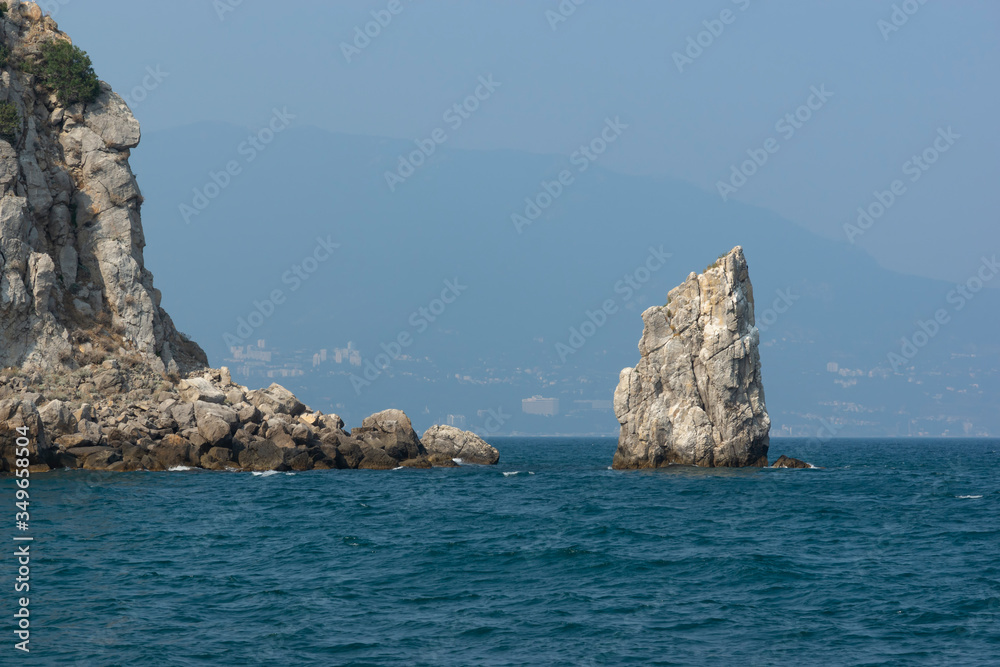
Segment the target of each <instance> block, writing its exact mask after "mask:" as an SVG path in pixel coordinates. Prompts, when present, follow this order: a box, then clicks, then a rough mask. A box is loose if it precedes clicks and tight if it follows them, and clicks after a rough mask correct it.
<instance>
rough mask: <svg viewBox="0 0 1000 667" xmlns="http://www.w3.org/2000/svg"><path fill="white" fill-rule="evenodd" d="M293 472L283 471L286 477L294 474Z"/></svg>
mask: <svg viewBox="0 0 1000 667" xmlns="http://www.w3.org/2000/svg"><path fill="white" fill-rule="evenodd" d="M294 474H295V473H294V472H286V473H285V476H286V477H291V476H292V475H294Z"/></svg>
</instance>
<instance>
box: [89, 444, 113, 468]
mask: <svg viewBox="0 0 1000 667" xmlns="http://www.w3.org/2000/svg"><path fill="white" fill-rule="evenodd" d="M121 460H122V455H121V452H119V451H118V450H117V449H110V448H109V449H105V450H104V451H100V452H94V453H93V454H91V455H90V456H88V457H87V458H86V459H84V461H83V468H84V470H108V469H109V468H110V467H111V466H112V465H113V464H115V463H118V462H120V461H121Z"/></svg>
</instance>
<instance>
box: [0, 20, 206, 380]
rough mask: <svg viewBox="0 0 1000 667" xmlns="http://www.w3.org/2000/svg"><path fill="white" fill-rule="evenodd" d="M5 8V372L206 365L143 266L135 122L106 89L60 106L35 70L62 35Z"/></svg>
mask: <svg viewBox="0 0 1000 667" xmlns="http://www.w3.org/2000/svg"><path fill="white" fill-rule="evenodd" d="M7 5H8V9H7V11H6V13H5V14H4V16H3V17H2V18H0V40H2V42H3V45H4V46H5V47H6V48H7V49H8V50H9V52H10V55H9V57H8V63H7V66H6V67H4V68H2V69H0V103H5V104H9V105H12V107H13V108H14V109H15V110H16V111H17V113H18V114H19V117H20V120H21V123H20V129H18V130H17V131H15V132H14V134H13V136H7V137H0V367H24V368H28V369H35V370H40V371H43V372H49V373H51V372H61V371H62V370H64V369H67V368H68V369H76V368H79V367H81V366H85V365H87V363H90V362H91V361H93V360H94V359H101V360H103V359H104V358H107V357H108V356H126V355H134V356H135V357H137V358H139V359H141V360H142V361H143V363H145V364H147V365H148V366H149V367H150V368H151V369H153V370H154V371H158V372H165V371H174V372H177V371H184V370H186V369H190V368H196V367H204V366H205V365H207V359H206V358H205V354H204V352H202V350H201V348H200V347H198V346H197V345H196V344H195V343H193V342H191V341H190V340H188V339H187V338H186V337H185V336H184V335H183V334H181V333H179V332H178V331H177V330H176V329H175V328H174V325H173V323H172V321H171V320H170V317H169V316H168V315H167V314H166V313H165V312H164V311H163V309H162V308H160V294H159V292H158V291H157V290H156V289H155V288H154V287H153V276H152V274H151V273H150V272H149V271H148V270H147V269H146V267H145V263H144V261H143V247H144V246H145V237H144V235H143V230H142V222H141V219H140V209H141V208H142V195H141V194H140V192H139V187H138V185H137V184H136V181H135V177H134V176H133V174H132V171H131V169H130V168H129V163H128V158H129V151H130V149H132V148H134V147H135V146H136V145H137V144H138V143H139V138H140V133H139V123H138V122H137V121H136V119H135V117H134V116H133V115H132V112H131V111H130V110H129V108H128V106H126V104H125V102H124V101H123V100H122V98H121V97H119V96H118V95H117V94H115V93H114V92H113V91H112V90H111V88H110V87H109V86H108V85H107V84H105V83H103V82H101V84H100V92H99V94H98V95H97V98H96V99H94V100H93V101H91V102H88V103H82V102H78V103H75V104H70V105H68V106H62V105H61V103H60V102H59V101H58V97H57V95H55V94H54V93H53V92H52V91H50V90H47V89H46V88H44V87H43V86H42V84H41V82H40V80H39V77H38V76H37V75H35V74H33V73H30V72H31V71H34V70H35V69H37V63H38V61H39V58H40V53H41V47H42V45H43V44H45V43H46V42H51V41H67V42H68V41H69V37H68V36H66V35H65V34H64V33H62V32H60V31H59V29H58V28H57V26H56V24H55V22H54V21H53V20H52V19H51V18H50V17H46V16H43V15H42V11H41V10H40V9H39V7H38V6H37V5H36V4H34V3H30V2H20V1H19V0H8V2H7Z"/></svg>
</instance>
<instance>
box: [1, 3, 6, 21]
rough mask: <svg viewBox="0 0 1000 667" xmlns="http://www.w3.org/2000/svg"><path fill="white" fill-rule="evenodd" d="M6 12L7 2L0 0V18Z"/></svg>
mask: <svg viewBox="0 0 1000 667" xmlns="http://www.w3.org/2000/svg"><path fill="white" fill-rule="evenodd" d="M6 13H7V3H6V2H0V18H2V17H3V15H4V14H6Z"/></svg>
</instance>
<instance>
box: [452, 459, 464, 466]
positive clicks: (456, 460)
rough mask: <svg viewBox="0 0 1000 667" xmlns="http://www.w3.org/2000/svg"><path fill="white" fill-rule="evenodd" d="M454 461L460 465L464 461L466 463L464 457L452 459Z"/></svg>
mask: <svg viewBox="0 0 1000 667" xmlns="http://www.w3.org/2000/svg"><path fill="white" fill-rule="evenodd" d="M452 461H454V462H455V463H457V464H458V465H462V464H463V463H465V462H464V461H463V460H462V459H452Z"/></svg>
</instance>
